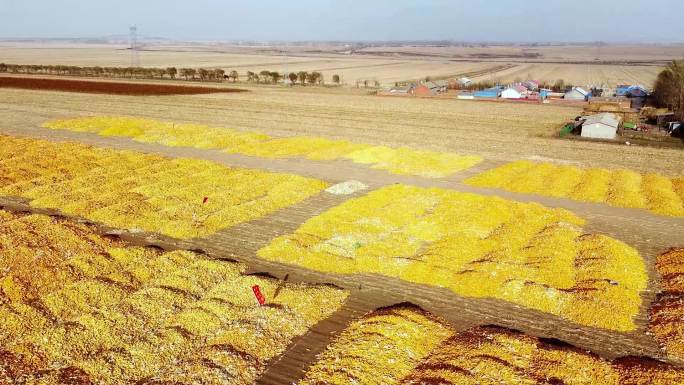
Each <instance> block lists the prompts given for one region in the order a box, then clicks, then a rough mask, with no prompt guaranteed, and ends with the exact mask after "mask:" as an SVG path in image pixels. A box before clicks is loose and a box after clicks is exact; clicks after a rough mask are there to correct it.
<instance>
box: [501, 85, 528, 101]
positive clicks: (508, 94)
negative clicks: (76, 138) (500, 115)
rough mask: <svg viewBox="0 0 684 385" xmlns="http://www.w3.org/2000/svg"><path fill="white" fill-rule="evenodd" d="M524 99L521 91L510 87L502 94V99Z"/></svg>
mask: <svg viewBox="0 0 684 385" xmlns="http://www.w3.org/2000/svg"><path fill="white" fill-rule="evenodd" d="M522 97H523V94H522V92H520V90H518V89H517V88H514V87H508V88H506V89H505V90H503V92H501V98H502V99H522Z"/></svg>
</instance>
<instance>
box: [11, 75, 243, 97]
mask: <svg viewBox="0 0 684 385" xmlns="http://www.w3.org/2000/svg"><path fill="white" fill-rule="evenodd" d="M0 88H20V89H25V90H40V91H66V92H81V93H90V94H111V95H138V96H146V95H198V94H213V93H229V92H244V90H239V89H233V88H218V87H198V86H179V85H173V84H158V83H156V84H152V83H126V82H109V81H89V80H74V79H51V78H42V77H15V76H0Z"/></svg>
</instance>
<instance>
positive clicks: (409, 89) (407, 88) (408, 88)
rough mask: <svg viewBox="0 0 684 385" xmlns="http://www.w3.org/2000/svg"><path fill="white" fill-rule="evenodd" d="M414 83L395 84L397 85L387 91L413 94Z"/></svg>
mask: <svg viewBox="0 0 684 385" xmlns="http://www.w3.org/2000/svg"><path fill="white" fill-rule="evenodd" d="M415 88H416V85H415V84H413V83H412V84H409V85H406V86H397V87H392V88H390V90H389V93H391V94H406V95H409V94H413V91H414V90H415Z"/></svg>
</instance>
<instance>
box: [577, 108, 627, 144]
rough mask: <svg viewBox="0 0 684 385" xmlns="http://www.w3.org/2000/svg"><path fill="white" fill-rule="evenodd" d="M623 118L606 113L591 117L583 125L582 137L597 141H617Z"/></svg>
mask: <svg viewBox="0 0 684 385" xmlns="http://www.w3.org/2000/svg"><path fill="white" fill-rule="evenodd" d="M620 121H621V118H620V117H618V116H617V115H615V114H613V113H610V112H604V113H601V114H596V115H591V116H589V117H587V118H586V119H585V120H584V123H582V134H581V135H582V137H584V138H595V139H615V137H616V136H617V131H618V127H619V126H620Z"/></svg>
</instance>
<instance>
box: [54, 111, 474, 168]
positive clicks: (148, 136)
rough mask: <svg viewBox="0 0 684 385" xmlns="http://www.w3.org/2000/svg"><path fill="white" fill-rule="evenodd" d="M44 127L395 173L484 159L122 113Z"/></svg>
mask: <svg viewBox="0 0 684 385" xmlns="http://www.w3.org/2000/svg"><path fill="white" fill-rule="evenodd" d="M43 126H44V127H45V128H51V129H62V130H71V131H78V132H91V133H97V134H99V135H103V136H123V137H129V138H133V139H134V140H136V141H139V142H145V143H159V144H163V145H166V146H184V147H196V148H207V149H220V150H224V151H226V152H229V153H236V154H243V155H249V156H256V157H264V158H305V159H311V160H335V159H347V160H351V161H353V162H355V163H360V164H369V165H371V167H372V168H375V169H380V170H387V171H389V172H391V173H395V174H406V175H418V176H423V177H427V178H441V177H444V176H447V175H450V174H453V173H455V172H458V171H461V170H464V169H467V168H470V167H472V166H474V165H475V164H477V163H479V162H481V161H482V158H480V157H478V156H462V155H456V154H451V153H441V152H434V151H418V150H412V149H409V148H406V147H402V148H390V147H385V146H371V145H367V144H357V143H352V142H349V141H346V140H330V139H325V138H316V137H305V136H300V137H290V138H273V137H270V136H268V135H265V134H261V133H256V132H243V131H236V130H231V129H227V128H217V127H210V126H204V125H199V124H176V123H170V122H162V121H157V120H151V119H140V118H129V117H121V116H99V117H87V118H76V119H66V120H53V121H49V122H46V123H45V124H44V125H43Z"/></svg>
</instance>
